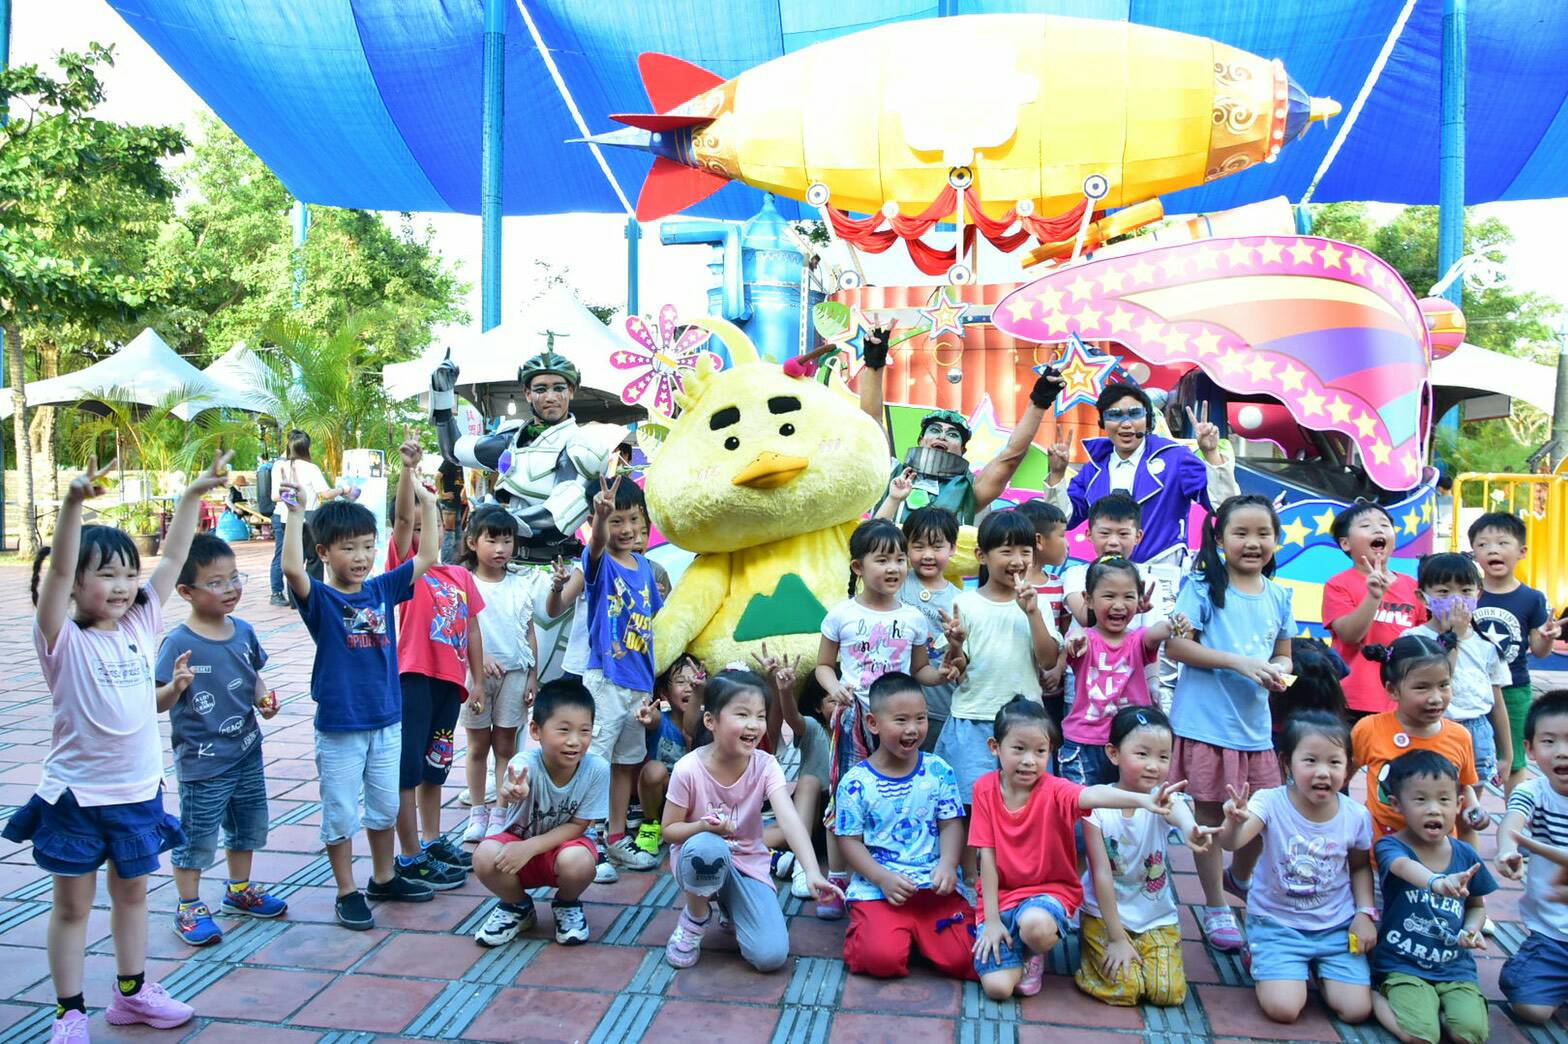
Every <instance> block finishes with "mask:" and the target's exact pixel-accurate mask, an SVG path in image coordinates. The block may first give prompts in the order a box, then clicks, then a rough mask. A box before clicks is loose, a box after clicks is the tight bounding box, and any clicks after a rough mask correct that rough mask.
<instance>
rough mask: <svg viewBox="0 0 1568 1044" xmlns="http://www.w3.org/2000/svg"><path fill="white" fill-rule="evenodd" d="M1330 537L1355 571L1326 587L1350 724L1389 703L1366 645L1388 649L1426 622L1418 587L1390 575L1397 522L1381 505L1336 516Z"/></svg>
mask: <svg viewBox="0 0 1568 1044" xmlns="http://www.w3.org/2000/svg"><path fill="white" fill-rule="evenodd" d="M1332 532H1333V534H1334V539H1335V540H1337V541H1339V547H1340V550H1342V551H1344V552H1345V553H1346V554H1347V555H1349V556H1350V565H1351V568H1349V569H1347V570H1345V571H1344V572H1343V573H1340V574H1338V575H1336V576H1334V577H1331V578H1330V579H1329V581H1328V583H1327V584H1325V585H1324V587H1323V622H1324V624H1325V625H1326V626H1327V627H1328V629H1329V631H1330V633H1331V634H1332V635H1333V647H1334V651H1335V652H1337V653H1339V655H1340V658H1341V659H1343V660H1344V661H1345V663H1347V664H1348V665H1349V666H1350V677H1348V678H1346V679H1345V682H1344V686H1343V687H1344V690H1345V703H1346V705H1347V706H1349V708H1350V714H1351V717H1352V718H1361V717H1364V716H1365V715H1368V714H1381V713H1382V712H1384V711H1386V710H1388V709H1389V704H1388V698H1387V696H1385V695H1384V692H1383V686H1382V685H1381V684H1380V683H1379V682H1378V676H1377V668H1375V667H1373V666H1372V665H1371V664H1370V663H1368V662H1366V660H1365V659H1364V658H1363V657H1362V655H1361V648H1362V646H1365V645H1387V644H1388V643H1389V642H1392V641H1393V640H1394V639H1395V638H1398V637H1399V636H1400V635H1401V634H1404V633H1405V631H1407V630H1409V629H1410V628H1411V627H1414V626H1415V625H1416V624H1419V623H1424V622H1425V621H1426V615H1427V613H1426V607H1425V606H1424V605H1423V604H1422V602H1421V598H1420V597H1419V592H1418V590H1417V588H1416V582H1415V580H1414V579H1413V578H1411V577H1409V576H1406V575H1404V574H1403V573H1394V572H1391V571H1390V570H1389V568H1388V560H1389V557H1390V556H1391V555H1392V554H1393V553H1394V517H1393V516H1392V515H1390V514H1389V513H1388V511H1387V510H1386V509H1384V508H1383V507H1382V505H1379V504H1374V503H1372V502H1371V501H1369V500H1358V501H1356V502H1355V503H1354V504H1353V505H1351V506H1350V507H1348V508H1346V509H1345V510H1343V511H1341V512H1340V513H1339V514H1338V515H1335V516H1334V525H1333V529H1332Z"/></svg>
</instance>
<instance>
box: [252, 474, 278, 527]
mask: <svg viewBox="0 0 1568 1044" xmlns="http://www.w3.org/2000/svg"><path fill="white" fill-rule="evenodd" d="M274 463H275V462H274V461H270V460H268V461H263V462H262V463H261V465H260V466H258V467H257V468H256V510H257V511H259V512H261V513H262V514H263V515H267V516H269V517H270V516H271V515H272V513H273V512H274V511H276V510H277V509H278V502H277V501H275V500H273V499H272V465H273V464H274Z"/></svg>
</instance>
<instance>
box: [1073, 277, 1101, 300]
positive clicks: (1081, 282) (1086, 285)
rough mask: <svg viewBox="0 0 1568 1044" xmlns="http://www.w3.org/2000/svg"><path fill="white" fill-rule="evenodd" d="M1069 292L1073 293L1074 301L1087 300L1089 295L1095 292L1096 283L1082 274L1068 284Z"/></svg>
mask: <svg viewBox="0 0 1568 1044" xmlns="http://www.w3.org/2000/svg"><path fill="white" fill-rule="evenodd" d="M1067 292H1068V293H1070V294H1072V295H1073V300H1074V301H1087V300H1089V296H1090V295H1091V294H1093V293H1094V284H1093V283H1091V282H1089V280H1087V279H1085V278H1084V277H1083V276H1082V275H1079V276H1078V278H1077V279H1074V280H1073V281H1072V282H1071V283H1069V284H1068V285H1067Z"/></svg>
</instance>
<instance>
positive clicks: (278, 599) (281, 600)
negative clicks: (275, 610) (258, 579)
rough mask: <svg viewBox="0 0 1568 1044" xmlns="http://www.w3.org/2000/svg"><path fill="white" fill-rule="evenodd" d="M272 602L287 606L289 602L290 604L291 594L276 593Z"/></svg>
mask: <svg viewBox="0 0 1568 1044" xmlns="http://www.w3.org/2000/svg"><path fill="white" fill-rule="evenodd" d="M270 602H271V604H273V605H281V606H285V607H287V606H288V604H289V596H288V595H282V594H274V595H273V596H272V598H271V599H270Z"/></svg>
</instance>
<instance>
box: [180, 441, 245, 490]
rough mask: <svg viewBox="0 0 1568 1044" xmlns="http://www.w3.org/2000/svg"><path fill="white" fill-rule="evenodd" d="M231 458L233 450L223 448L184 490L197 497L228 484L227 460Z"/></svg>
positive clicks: (232, 457)
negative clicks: (216, 457)
mask: <svg viewBox="0 0 1568 1044" xmlns="http://www.w3.org/2000/svg"><path fill="white" fill-rule="evenodd" d="M233 459H234V451H233V450H224V451H223V452H222V453H220V454H219V455H218V459H217V460H214V461H213V462H212V464H211V465H210V466H209V467H208V468H207V470H206V471H203V472H202V473H201V474H200V475H197V476H196V478H195V479H194V480H192V482H191V484H190V485H189V486H188V487H186V490H185V492H187V493H191V494H194V495H196V496H198V497H199V496H201V495H203V494H205V493H208V492H211V491H212V490H215V489H220V488H222V487H224V486H227V485H228V484H229V461H231V460H233Z"/></svg>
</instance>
